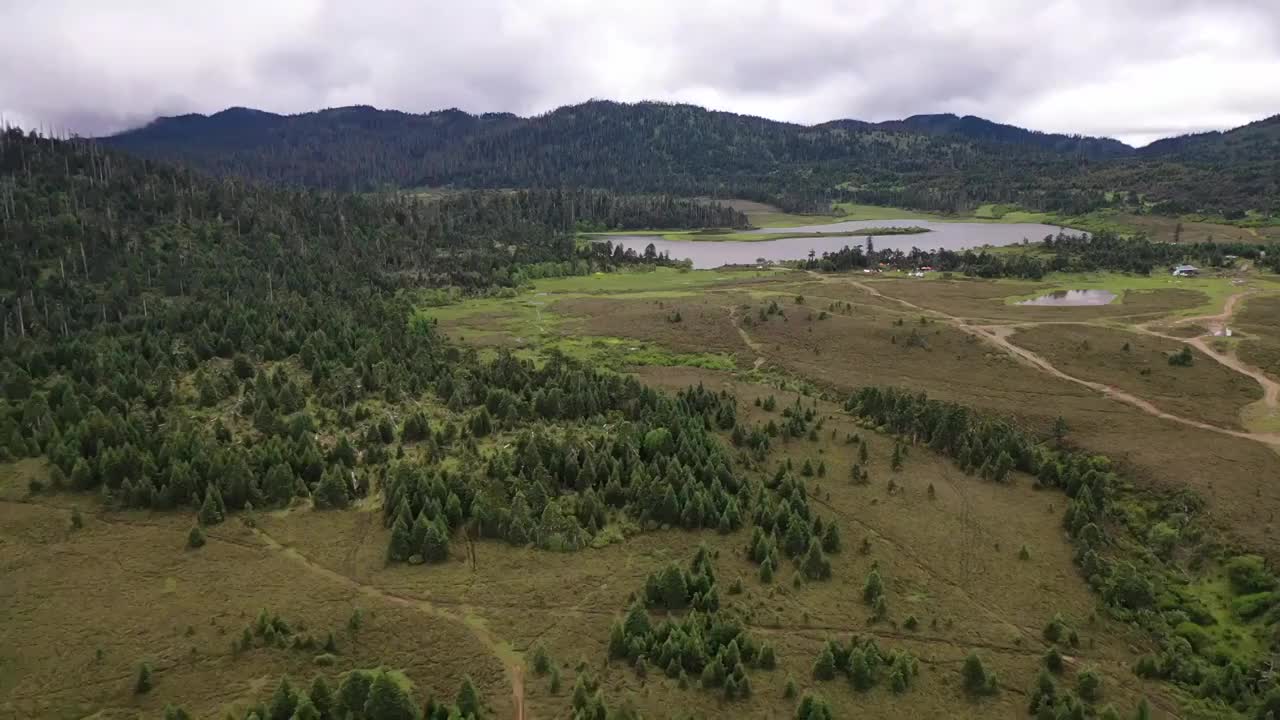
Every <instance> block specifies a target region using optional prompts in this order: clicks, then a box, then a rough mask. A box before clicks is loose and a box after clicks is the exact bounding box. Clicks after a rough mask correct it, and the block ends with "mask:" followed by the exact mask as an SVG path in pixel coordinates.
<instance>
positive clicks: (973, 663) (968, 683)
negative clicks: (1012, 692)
mask: <svg viewBox="0 0 1280 720" xmlns="http://www.w3.org/2000/svg"><path fill="white" fill-rule="evenodd" d="M960 675H961V677H963V678H964V688H965V690H968V691H969V692H970V693H971V694H974V695H991V694H993V693H995V691H996V689H997V688H998V687H999V686H998V685H997V684H996V677H995V675H994V674H991V673H988V672H987V669H986V667H984V666H983V664H982V658H980V657H978V655H977V654H976V653H972V652H971V653H969V655H968V656H967V657H966V658H965V659H964V666H963V668H962V669H961V671H960Z"/></svg>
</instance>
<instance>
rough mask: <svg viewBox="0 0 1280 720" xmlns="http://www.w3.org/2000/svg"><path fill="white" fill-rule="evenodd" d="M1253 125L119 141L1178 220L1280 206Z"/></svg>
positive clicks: (155, 153) (604, 181)
mask: <svg viewBox="0 0 1280 720" xmlns="http://www.w3.org/2000/svg"><path fill="white" fill-rule="evenodd" d="M1273 120H1274V119H1273ZM1255 125H1258V126H1260V127H1261V129H1252V128H1254V126H1247V127H1246V128H1240V129H1238V130H1236V131H1232V132H1230V133H1225V134H1209V135H1212V136H1213V137H1209V136H1191V137H1190V138H1179V139H1175V140H1174V141H1168V142H1170V143H1173V144H1168V145H1165V144H1162V143H1156V144H1154V145H1153V146H1149V147H1147V148H1143V149H1142V150H1137V151H1135V150H1134V149H1133V148H1131V147H1129V146H1128V145H1125V144H1124V143H1121V142H1119V141H1117V140H1112V139H1109V138H1094V137H1083V136H1073V135H1061V134H1052V133H1041V132H1037V131H1033V130H1027V129H1024V128H1019V127H1015V126H1012V125H1004V124H1000V123H996V122H992V121H990V120H985V119H983V118H978V117H973V116H965V117H960V116H956V115H950V114H939V115H914V116H912V117H909V118H905V119H903V120H894V121H888V122H881V123H867V122H863V121H860V120H851V119H845V120H835V121H831V122H826V123H822V124H819V125H813V126H805V125H799V124H795V123H786V122H779V121H776V120H769V119H766V118H761V117H754V116H750V115H740V114H736V113H729V112H718V111H711V110H707V109H705V108H701V107H697V106H694V105H683V104H672V103H658V102H641V103H618V102H611V101H606V100H592V101H589V102H585V103H581V104H578V105H570V106H565V107H562V108H559V109H556V110H554V111H551V112H549V113H546V114H543V115H539V116H535V117H519V116H516V115H512V114H510V113H487V114H484V115H472V114H469V113H466V112H463V111H461V110H457V109H448V110H440V111H435V112H431V113H426V114H412V113H404V112H400V111H395V110H379V109H376V108H372V107H368V106H352V107H343V108H330V109H326V110H320V111H317V112H309V113H303V114H299V115H276V114H273V113H266V112H262V111H259V110H251V109H246V108H231V109H228V110H224V111H222V112H219V113H215V114H213V115H209V116H204V115H183V116H179V117H169V118H160V119H157V120H155V121H154V122H152V123H150V124H148V125H146V126H144V127H141V128H138V129H135V130H131V131H128V132H124V133H121V134H119V135H116V136H113V137H110V138H106V139H105V142H107V143H109V144H111V145H114V146H116V147H119V148H122V149H125V150H128V151H130V152H133V153H136V154H139V155H143V156H149V157H154V158H159V159H165V160H176V161H180V162H183V163H186V164H189V165H191V166H193V167H195V168H197V169H200V170H203V171H206V172H210V173H214V174H218V175H241V176H246V177H251V178H255V179H259V180H264V181H267V182H270V183H274V184H282V185H292V186H308V187H321V188H332V189H343V190H373V189H384V188H413V187H446V186H451V187H477V188H486V187H588V188H601V189H609V190H614V191H620V192H663V193H673V194H681V195H708V196H712V197H729V196H733V197H743V198H748V199H754V200H762V201H768V202H772V203H776V204H779V205H782V206H783V207H784V208H787V209H792V210H803V209H817V208H820V207H822V206H824V205H825V203H826V202H828V201H829V200H831V199H833V198H839V199H846V200H855V201H859V202H871V203H878V204H892V205H903V206H909V207H918V208H923V209H930V210H940V211H956V210H965V209H968V208H972V207H974V206H976V205H978V204H981V203H984V202H998V203H1020V204H1023V205H1025V206H1028V207H1033V208H1040V209H1046V210H1053V211H1063V212H1068V213H1078V212H1086V211H1088V210H1090V209H1093V208H1095V207H1099V206H1101V205H1103V204H1105V203H1107V202H1110V201H1109V200H1108V198H1109V197H1111V196H1112V195H1113V192H1112V191H1114V190H1117V189H1122V190H1135V191H1137V192H1139V193H1140V194H1142V195H1143V197H1145V198H1147V200H1148V202H1152V201H1154V202H1166V203H1168V207H1169V208H1171V209H1176V210H1179V211H1183V210H1187V209H1191V210H1196V211H1205V212H1224V213H1225V212H1233V213H1241V212H1243V211H1244V210H1247V209H1251V208H1259V207H1266V206H1267V204H1268V203H1272V204H1274V203H1275V202H1277V200H1276V195H1275V194H1270V195H1268V193H1269V192H1270V190H1271V189H1272V188H1273V184H1268V183H1267V182H1265V181H1257V180H1250V179H1248V178H1245V177H1239V176H1233V175H1232V174H1231V173H1230V172H1228V171H1229V168H1228V167H1227V166H1228V165H1230V164H1232V163H1246V162H1247V163H1248V164H1249V167H1251V168H1253V169H1252V170H1251V173H1253V174H1254V175H1257V176H1258V177H1262V178H1264V180H1265V178H1266V177H1267V172H1268V171H1269V170H1271V169H1274V168H1275V167H1276V166H1277V162H1280V161H1278V160H1277V157H1280V153H1276V152H1272V151H1270V150H1268V152H1270V155H1269V156H1263V157H1262V159H1258V158H1257V157H1254V158H1253V159H1252V160H1246V159H1243V158H1244V156H1249V155H1251V154H1256V153H1257V152H1260V151H1262V150H1263V149H1267V148H1270V147H1271V146H1270V145H1268V143H1271V142H1274V139H1275V134H1274V123H1273V122H1272V121H1263V122H1262V123H1255ZM1237 134H1238V135H1237ZM1237 137H1239V138H1244V139H1243V140H1241V141H1239V142H1237V141H1236V140H1234V139H1233V138H1237ZM1184 156H1185V157H1184ZM1184 160H1187V161H1189V162H1194V163H1195V164H1196V167H1195V168H1194V169H1191V168H1190V166H1189V165H1184V164H1181V163H1183V161H1184ZM1151 163H1157V164H1158V166H1159V167H1158V169H1153V167H1154V166H1152V165H1151ZM1171 164H1172V165H1171ZM1117 183H1119V184H1117Z"/></svg>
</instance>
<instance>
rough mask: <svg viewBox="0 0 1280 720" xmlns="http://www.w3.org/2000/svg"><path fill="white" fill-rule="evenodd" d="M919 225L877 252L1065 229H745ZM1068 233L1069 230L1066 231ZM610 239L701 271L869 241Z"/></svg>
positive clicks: (850, 223) (886, 239)
mask: <svg viewBox="0 0 1280 720" xmlns="http://www.w3.org/2000/svg"><path fill="white" fill-rule="evenodd" d="M887 227H902V228H907V227H921V228H925V229H926V230H928V231H929V232H927V233H919V234H915V235H877V236H875V247H876V249H877V250H902V251H903V252H906V251H909V250H911V248H913V247H918V248H922V249H928V250H937V249H939V248H941V249H946V250H962V249H965V248H977V247H981V246H983V245H1016V244H1018V243H1020V242H1022V241H1023V240H1024V239H1025V240H1028V241H1030V242H1033V243H1036V242H1040V241H1041V240H1043V239H1044V236H1045V235H1057V234H1058V232H1059V231H1060V230H1062V229H1063V228H1060V227H1056V226H1054V225H1042V224H1039V223H978V222H972V223H953V222H935V221H932V220H847V221H845V222H837V223H830V224H827V225H804V226H800V227H788V228H760V229H757V230H749V231H747V232H750V233H753V234H758V235H777V234H779V233H788V232H794V233H812V232H848V231H850V230H865V229H868V228H887ZM1068 232H1071V231H1070V230H1068ZM604 240H610V241H612V242H613V244H614V245H621V246H623V247H624V248H631V249H633V250H635V251H636V252H638V253H643V252H644V249H645V247H646V246H648V245H649V244H650V243H653V246H654V249H655V250H657V251H658V252H659V253H663V252H665V253H668V254H669V255H670V256H671V257H672V258H673V259H676V260H684V259H689V260H692V261H693V266H694V267H695V268H698V269H704V268H716V267H720V266H721V265H750V264H752V263H755V262H756V261H757V260H758V259H764V260H765V261H767V262H777V261H780V260H803V259H805V258H807V257H809V251H810V250H812V251H814V253H815V254H817V255H818V256H819V257H820V256H821V255H822V253H824V252H834V251H836V250H839V249H841V248H843V247H845V246H849V247H854V246H862V247H863V248H864V249H865V248H866V245H867V238H866V237H863V236H848V235H845V236H834V237H801V238H780V239H778V240H761V241H758V242H741V241H725V242H716V241H711V240H664V239H662V238H660V237H655V236H653V235H610V236H608V237H607V238H604V237H602V238H599V241H601V242H603V241H604Z"/></svg>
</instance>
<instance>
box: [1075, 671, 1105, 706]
mask: <svg viewBox="0 0 1280 720" xmlns="http://www.w3.org/2000/svg"><path fill="white" fill-rule="evenodd" d="M1076 690H1077V692H1079V693H1080V697H1081V698H1084V700H1085V701H1087V702H1097V701H1098V700H1100V699H1102V676H1100V675H1099V674H1098V670H1097V669H1096V668H1094V667H1087V668H1085V669H1083V670H1081V671H1080V672H1079V673H1077V674H1076Z"/></svg>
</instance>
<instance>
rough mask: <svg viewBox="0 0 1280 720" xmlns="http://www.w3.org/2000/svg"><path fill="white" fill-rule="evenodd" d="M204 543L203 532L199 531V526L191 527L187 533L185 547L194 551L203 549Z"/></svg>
mask: <svg viewBox="0 0 1280 720" xmlns="http://www.w3.org/2000/svg"><path fill="white" fill-rule="evenodd" d="M204 543H205V538H204V531H203V530H201V529H200V526H199V525H193V526H192V527H191V531H190V532H188V533H187V547H188V548H189V549H192V550H194V549H196V548H202V547H204Z"/></svg>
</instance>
